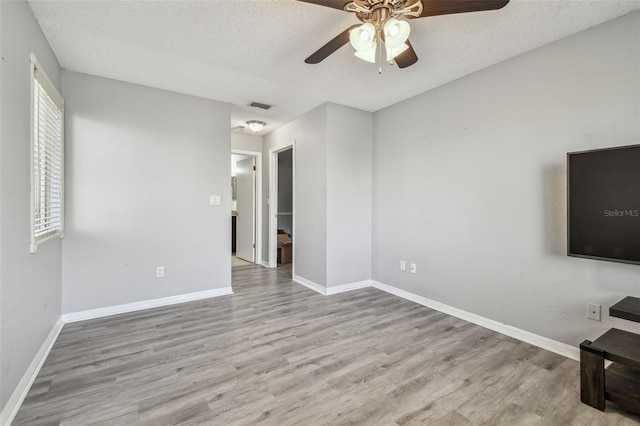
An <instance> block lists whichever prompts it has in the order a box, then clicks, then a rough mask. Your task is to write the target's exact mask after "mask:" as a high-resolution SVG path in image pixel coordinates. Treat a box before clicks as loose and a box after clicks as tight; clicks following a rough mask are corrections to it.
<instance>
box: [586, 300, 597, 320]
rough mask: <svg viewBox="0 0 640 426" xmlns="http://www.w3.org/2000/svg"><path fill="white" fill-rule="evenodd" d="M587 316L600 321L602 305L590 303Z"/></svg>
mask: <svg viewBox="0 0 640 426" xmlns="http://www.w3.org/2000/svg"><path fill="white" fill-rule="evenodd" d="M588 309H589V310H588V312H587V318H588V319H590V320H594V321H600V305H597V304H595V303H589V305H588Z"/></svg>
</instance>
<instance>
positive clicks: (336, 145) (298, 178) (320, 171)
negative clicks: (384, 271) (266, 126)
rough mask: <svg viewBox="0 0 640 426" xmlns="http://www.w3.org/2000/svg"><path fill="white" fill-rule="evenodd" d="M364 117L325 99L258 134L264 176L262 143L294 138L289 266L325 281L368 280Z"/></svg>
mask: <svg viewBox="0 0 640 426" xmlns="http://www.w3.org/2000/svg"><path fill="white" fill-rule="evenodd" d="M372 120H373V115H372V114H371V113H368V112H365V111H360V110H357V109H354V108H349V107H344V106H340V105H335V104H325V105H322V106H320V107H318V108H316V109H314V110H313V111H311V112H309V113H307V114H305V115H303V116H302V117H300V118H298V119H296V120H294V121H292V122H291V123H289V124H287V125H286V126H283V127H281V128H280V129H278V130H275V131H274V132H272V133H270V134H268V135H267V136H265V138H264V140H265V150H264V153H265V154H264V156H263V160H264V162H265V167H264V169H265V175H264V176H265V177H264V182H268V172H266V170H267V166H268V160H269V159H268V157H269V155H268V153H269V149H271V148H273V147H275V146H279V145H282V144H285V143H287V142H290V141H292V140H295V142H296V145H295V152H294V162H295V165H294V170H295V176H294V179H295V197H294V198H295V224H296V225H295V230H294V232H295V235H294V242H295V243H294V247H293V250H294V270H295V274H296V275H299V276H300V277H302V278H306V279H308V280H310V281H313V282H314V283H316V284H320V285H322V286H325V287H331V286H336V285H341V284H347V283H351V282H356V281H362V280H367V279H370V278H371V191H372V172H371V167H372V166H371V159H372V145H371V141H372ZM265 192H267V191H265ZM266 196H268V195H266ZM266 196H265V202H264V208H265V209H266V208H267V205H266ZM265 211H267V210H265ZM267 225H268V222H267V221H265V229H266V228H267ZM264 241H265V249H264V253H267V248H266V247H267V243H268V241H267V235H266V234H265V238H264Z"/></svg>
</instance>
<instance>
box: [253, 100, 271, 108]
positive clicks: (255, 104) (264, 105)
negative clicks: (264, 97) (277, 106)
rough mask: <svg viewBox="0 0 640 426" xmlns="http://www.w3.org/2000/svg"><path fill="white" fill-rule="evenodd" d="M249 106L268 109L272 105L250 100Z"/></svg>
mask: <svg viewBox="0 0 640 426" xmlns="http://www.w3.org/2000/svg"><path fill="white" fill-rule="evenodd" d="M249 106H250V107H254V108H260V109H269V108H271V106H272V105H267V104H261V103H260V102H251V103H250V104H249Z"/></svg>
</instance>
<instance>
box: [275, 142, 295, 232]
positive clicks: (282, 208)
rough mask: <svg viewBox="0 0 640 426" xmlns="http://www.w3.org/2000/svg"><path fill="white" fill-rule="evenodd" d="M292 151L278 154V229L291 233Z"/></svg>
mask: <svg viewBox="0 0 640 426" xmlns="http://www.w3.org/2000/svg"><path fill="white" fill-rule="evenodd" d="M292 212H293V150H292V149H289V150H287V151H283V152H281V153H279V154H278V229H282V230H284V231H285V232H287V233H288V234H290V235H291V234H292V233H293V215H292V214H291V213H292Z"/></svg>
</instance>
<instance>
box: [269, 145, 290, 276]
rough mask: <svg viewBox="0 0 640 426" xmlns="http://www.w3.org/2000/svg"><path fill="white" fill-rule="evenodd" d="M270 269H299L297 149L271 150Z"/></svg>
mask: <svg viewBox="0 0 640 426" xmlns="http://www.w3.org/2000/svg"><path fill="white" fill-rule="evenodd" d="M268 236H269V244H268V247H269V255H268V258H269V261H268V264H269V267H270V268H276V267H280V266H282V267H286V268H289V269H291V271H292V274H293V269H294V268H295V258H294V247H295V149H294V143H293V141H292V142H291V143H289V144H285V145H281V146H278V147H275V148H272V149H270V150H269V233H268Z"/></svg>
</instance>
